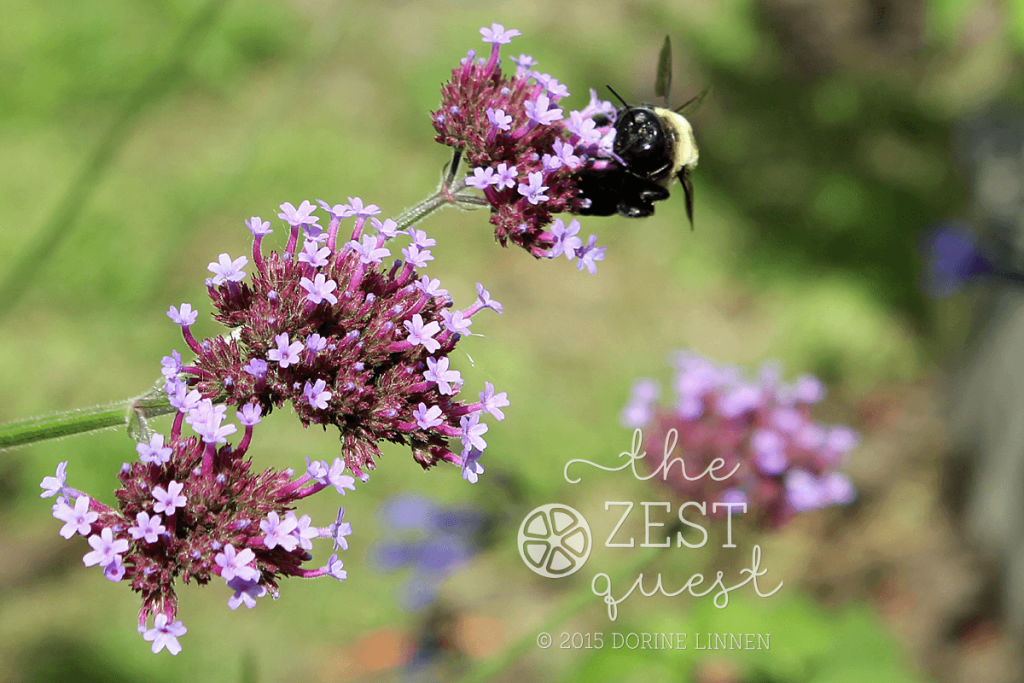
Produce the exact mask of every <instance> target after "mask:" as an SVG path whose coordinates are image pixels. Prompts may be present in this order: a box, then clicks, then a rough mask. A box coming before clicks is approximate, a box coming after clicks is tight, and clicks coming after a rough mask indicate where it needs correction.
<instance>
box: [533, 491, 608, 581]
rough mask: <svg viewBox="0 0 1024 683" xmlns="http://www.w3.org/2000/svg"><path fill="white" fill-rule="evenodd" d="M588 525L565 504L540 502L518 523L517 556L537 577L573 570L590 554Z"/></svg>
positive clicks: (569, 572)
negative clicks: (538, 505) (543, 503)
mask: <svg viewBox="0 0 1024 683" xmlns="http://www.w3.org/2000/svg"><path fill="white" fill-rule="evenodd" d="M591 545H592V543H591V537H590V525H589V524H587V520H585V519H584V518H583V515H581V514H580V513H579V512H577V511H576V510H574V509H572V508H571V507H569V506H568V505H561V504H560V503H551V504H549V505H541V506H540V507H539V508H536V509H535V510H532V511H531V512H530V514H528V515H526V519H524V520H523V523H522V524H521V525H520V526H519V556H520V557H522V558H523V562H525V563H526V566H527V567H529V568H530V569H532V570H533V571H534V572H535V573H537V574H540V575H541V576H546V577H548V578H549V579H560V578H562V577H563V576H569V575H570V574H574V573H576V572H577V571H578V570H579V568H580V567H582V566H583V563H584V562H586V561H587V558H588V557H590V548H591Z"/></svg>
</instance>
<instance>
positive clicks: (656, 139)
mask: <svg viewBox="0 0 1024 683" xmlns="http://www.w3.org/2000/svg"><path fill="white" fill-rule="evenodd" d="M614 150H615V153H616V154H617V155H618V156H619V157H620V158H621V159H622V160H623V161H625V162H626V166H627V167H628V169H629V171H630V172H631V173H635V174H637V175H640V176H648V177H649V176H654V175H657V174H659V173H660V172H662V171H664V169H665V168H666V166H667V165H671V162H672V159H671V156H672V155H671V150H670V149H669V142H668V140H667V139H666V137H665V129H664V127H663V126H662V123H661V118H660V117H659V116H658V115H657V114H656V113H655V111H654V107H650V106H647V105H640V106H637V107H624V108H622V109H620V110H619V115H618V118H617V120H616V121H615V146H614Z"/></svg>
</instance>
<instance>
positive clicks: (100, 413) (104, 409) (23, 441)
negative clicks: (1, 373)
mask: <svg viewBox="0 0 1024 683" xmlns="http://www.w3.org/2000/svg"><path fill="white" fill-rule="evenodd" d="M174 411H175V408H172V407H171V405H170V404H169V403H168V402H167V396H166V395H165V394H163V392H162V391H159V390H153V391H150V392H147V393H145V394H143V395H142V396H137V397H136V398H129V399H126V400H123V401H117V402H115V403H107V404H106V405H100V406H92V407H90V408H78V409H76V410H69V411H67V412H63V413H53V414H52V415H43V416H41V417H30V418H27V419H25V420H17V421H15V422H8V423H7V424H4V425H0V450H8V449H11V448H18V447H19V446H27V445H29V444H33V443H36V442H38V441H47V440H49V439H60V438H63V437H65V436H73V435H75V434H86V433H88V432H96V431H99V430H101V429H110V428H111V427H125V428H127V430H128V433H129V434H130V435H131V436H133V437H134V438H135V439H137V440H139V439H142V440H148V438H149V427H148V425H147V424H146V419H147V418H150V417H156V416H157V415H166V414H167V413H172V412H174Z"/></svg>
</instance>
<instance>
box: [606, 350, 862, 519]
mask: <svg viewBox="0 0 1024 683" xmlns="http://www.w3.org/2000/svg"><path fill="white" fill-rule="evenodd" d="M672 365H673V366H674V367H675V369H676V375H675V378H674V379H673V382H672V388H673V391H674V394H675V395H674V397H673V399H674V400H673V402H672V404H671V405H669V406H662V405H659V404H658V403H657V400H658V396H659V394H660V388H659V386H658V384H657V382H655V381H654V380H650V379H639V380H637V381H636V382H635V383H634V384H633V388H632V391H631V396H630V400H629V402H628V404H627V405H626V407H625V408H624V409H623V411H622V414H621V420H622V423H623V424H624V425H625V426H626V427H633V428H643V429H644V431H645V439H644V444H643V447H644V450H646V452H647V456H646V458H644V462H645V463H646V464H647V465H648V466H649V467H650V468H651V469H652V471H653V470H656V469H657V468H659V467H660V466H661V465H662V463H663V462H664V461H665V460H666V458H667V459H669V462H670V463H671V462H673V461H674V459H675V458H682V459H683V461H684V463H685V467H686V472H687V474H689V475H690V477H691V478H694V479H693V480H690V479H688V478H686V477H684V476H683V474H682V472H681V468H680V467H679V466H678V464H672V465H667V466H666V469H667V470H668V472H667V474H666V475H665V476H664V477H663V476H662V474H658V475H657V476H656V477H655V479H662V480H663V481H665V483H666V484H667V485H668V486H670V487H671V488H672V489H674V490H675V491H676V492H677V493H679V494H680V495H681V496H683V497H686V498H690V499H696V500H705V501H707V502H708V504H709V510H710V509H711V505H710V504H711V503H714V502H722V503H747V504H748V511H749V513H751V514H752V516H753V517H754V520H755V521H756V523H758V524H760V525H762V526H765V527H768V528H775V527H778V526H781V525H783V524H785V523H786V522H787V521H788V520H789V519H790V518H791V517H792V516H793V515H794V514H795V513H797V512H804V511H808V510H814V509H817V508H821V507H825V506H827V505H834V504H844V503H849V502H851V501H852V500H853V499H854V498H855V497H856V491H855V490H854V488H853V485H852V484H851V483H850V480H849V478H848V477H847V476H846V475H845V474H843V473H842V472H840V471H839V468H840V467H841V466H842V464H843V462H844V461H845V459H846V457H847V454H848V453H849V452H850V451H851V450H853V449H854V448H855V447H856V446H857V445H858V443H859V437H858V436H857V434H856V433H855V432H854V431H853V430H851V429H850V428H849V427H845V426H842V425H834V426H828V425H823V424H819V423H818V422H816V421H814V420H813V419H812V417H811V406H812V405H813V404H815V403H818V402H819V401H821V400H822V399H823V398H824V396H825V387H824V385H823V384H822V383H821V382H820V381H819V380H818V379H817V378H816V377H813V376H812V375H801V376H800V377H798V378H797V379H796V380H795V381H794V382H793V383H792V384H786V383H783V382H781V381H780V380H781V371H780V369H779V368H778V365H777V364H775V363H770V362H769V363H765V364H763V365H762V367H761V371H760V377H759V378H758V380H757V381H756V382H752V381H749V380H747V379H745V378H744V377H743V375H742V373H741V372H740V370H739V369H738V368H736V367H733V366H728V365H719V364H716V363H715V362H714V361H711V360H708V359H707V358H704V357H702V356H699V355H697V354H695V353H689V352H680V353H677V354H676V355H675V357H674V359H673V362H672ZM716 458H721V459H722V460H723V462H724V467H723V468H721V470H720V473H719V477H720V478H721V477H724V475H725V474H727V473H729V472H731V471H733V469H734V468H735V474H733V475H732V476H729V477H727V478H724V481H715V480H714V479H713V478H712V477H710V476H704V477H699V478H697V477H696V475H697V474H699V473H701V472H703V471H705V469H706V468H707V467H708V466H709V465H711V463H712V462H713V461H714V460H715V459H716ZM721 514H723V515H724V512H722V513H721Z"/></svg>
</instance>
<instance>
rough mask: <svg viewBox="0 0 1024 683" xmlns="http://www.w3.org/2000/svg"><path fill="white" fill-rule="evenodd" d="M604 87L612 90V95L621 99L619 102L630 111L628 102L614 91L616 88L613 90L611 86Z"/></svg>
mask: <svg viewBox="0 0 1024 683" xmlns="http://www.w3.org/2000/svg"><path fill="white" fill-rule="evenodd" d="M604 87H606V88H608V89H609V90H611V91H612V94H613V95H615V97H617V98H619V102H622V106H623V107H625V108H626V109H629V103H628V102H626V100H624V99H622V95H620V94H619V93H617V92H615V89H614V88H612V86H610V85H606V86H604Z"/></svg>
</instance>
